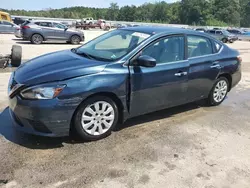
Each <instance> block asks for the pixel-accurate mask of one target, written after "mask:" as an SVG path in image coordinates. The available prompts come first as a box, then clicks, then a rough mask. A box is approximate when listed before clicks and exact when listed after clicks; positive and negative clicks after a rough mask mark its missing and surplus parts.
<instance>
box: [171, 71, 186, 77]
mask: <svg viewBox="0 0 250 188" xmlns="http://www.w3.org/2000/svg"><path fill="white" fill-rule="evenodd" d="M174 75H175V76H178V77H181V76H186V75H187V72H177V73H175V74H174Z"/></svg>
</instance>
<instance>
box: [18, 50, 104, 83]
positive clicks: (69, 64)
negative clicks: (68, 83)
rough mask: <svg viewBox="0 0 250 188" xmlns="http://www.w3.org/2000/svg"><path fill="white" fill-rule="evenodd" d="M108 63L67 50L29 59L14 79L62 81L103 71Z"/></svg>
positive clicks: (28, 81) (24, 81) (19, 81)
mask: <svg viewBox="0 0 250 188" xmlns="http://www.w3.org/2000/svg"><path fill="white" fill-rule="evenodd" d="M106 64H107V62H101V61H95V60H91V59H87V58H84V57H82V56H79V55H77V54H75V53H73V52H71V51H70V50H65V51H59V52H54V53H50V54H45V55H43V56H40V57H37V58H35V59H31V60H29V61H27V62H26V63H24V64H22V65H21V66H20V67H19V68H18V69H17V70H16V71H15V73H14V79H15V81H16V82H18V83H20V84H25V85H36V84H40V83H46V82H53V81H61V80H66V79H70V78H73V77H78V76H84V75H89V74H95V73H98V72H101V71H102V70H103V69H104V68H105V66H106Z"/></svg>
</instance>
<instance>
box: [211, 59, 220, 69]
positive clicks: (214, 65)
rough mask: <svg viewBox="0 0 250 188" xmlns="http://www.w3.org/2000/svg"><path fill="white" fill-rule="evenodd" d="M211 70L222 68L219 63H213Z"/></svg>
mask: <svg viewBox="0 0 250 188" xmlns="http://www.w3.org/2000/svg"><path fill="white" fill-rule="evenodd" d="M210 68H211V69H214V68H221V66H220V64H219V61H215V62H213V64H212V65H211V66H210Z"/></svg>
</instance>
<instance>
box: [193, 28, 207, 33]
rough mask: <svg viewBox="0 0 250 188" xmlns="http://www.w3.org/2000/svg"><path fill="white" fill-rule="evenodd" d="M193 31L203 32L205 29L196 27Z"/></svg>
mask: <svg viewBox="0 0 250 188" xmlns="http://www.w3.org/2000/svg"><path fill="white" fill-rule="evenodd" d="M195 31H199V32H202V33H205V32H206V31H207V30H206V29H204V28H196V29H195Z"/></svg>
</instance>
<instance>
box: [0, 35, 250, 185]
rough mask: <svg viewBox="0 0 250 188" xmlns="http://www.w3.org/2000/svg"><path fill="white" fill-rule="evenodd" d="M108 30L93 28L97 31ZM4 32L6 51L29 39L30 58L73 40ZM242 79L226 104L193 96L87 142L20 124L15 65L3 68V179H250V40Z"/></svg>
mask: <svg viewBox="0 0 250 188" xmlns="http://www.w3.org/2000/svg"><path fill="white" fill-rule="evenodd" d="M98 34H100V33H97V32H96V31H87V32H86V36H87V37H89V38H94V37H95V36H97V35H98ZM12 39H14V37H13V36H12V35H0V42H1V43H0V52H1V53H8V52H9V51H10V48H11V45H12V44H15V43H19V44H20V43H21V44H20V45H22V47H23V57H24V58H26V59H29V58H32V57H35V56H37V55H41V54H43V53H47V52H51V51H57V50H62V49H68V48H72V45H66V44H60V45H59V44H43V45H40V46H36V45H30V44H26V43H24V42H23V41H20V40H12ZM230 46H231V47H233V48H235V49H238V50H240V52H241V54H242V57H243V78H242V81H241V82H240V84H239V85H238V86H237V87H236V88H234V89H233V90H232V91H231V92H230V93H229V95H228V98H227V99H226V101H225V102H224V103H223V104H222V105H221V106H218V107H206V106H205V105H203V104H202V103H192V104H188V105H183V106H180V107H175V108H171V109H167V110H163V111H160V112H156V113H152V114H149V115H145V116H141V117H138V118H134V119H131V120H129V121H128V122H126V123H125V124H124V125H122V126H121V128H120V130H119V131H117V132H114V133H113V134H112V135H111V136H110V137H108V138H106V139H104V140H101V141H97V142H88V143H81V142H76V141H73V140H71V139H70V138H68V137H65V138H57V139H52V138H44V137H37V136H32V135H26V134H23V133H20V132H16V131H15V130H14V129H13V128H12V126H11V123H10V118H9V115H8V111H7V108H6V107H7V106H8V104H7V95H6V93H7V82H8V78H9V75H10V73H6V71H5V72H2V73H1V74H0V96H1V97H0V111H1V110H2V111H3V112H2V113H1V114H0V122H1V123H0V161H1V162H0V187H1V186H2V187H18V188H19V187H31V188H33V187H48V188H54V187H84V188H88V187H96V188H99V187H102V188H103V187H104V188H105V187H107V188H110V187H116V188H119V187H128V188H134V187H135V188H141V187H142V188H152V187H157V188H158V187H168V188H175V187H178V188H186V187H190V188H249V187H250V160H249V156H250V116H249V114H250V98H249V96H250V64H249V62H250V61H249V58H250V55H249V54H250V43H248V42H236V43H234V44H230Z"/></svg>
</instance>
